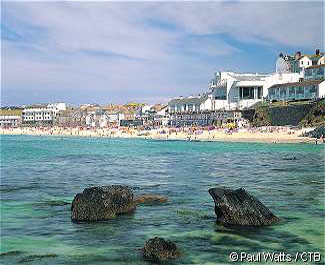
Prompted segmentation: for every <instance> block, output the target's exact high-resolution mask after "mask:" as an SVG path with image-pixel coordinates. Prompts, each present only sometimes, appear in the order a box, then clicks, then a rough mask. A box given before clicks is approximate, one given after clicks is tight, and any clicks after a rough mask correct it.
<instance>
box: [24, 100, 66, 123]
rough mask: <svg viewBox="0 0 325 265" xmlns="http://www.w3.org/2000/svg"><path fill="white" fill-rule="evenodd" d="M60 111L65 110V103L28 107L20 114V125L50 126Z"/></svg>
mask: <svg viewBox="0 0 325 265" xmlns="http://www.w3.org/2000/svg"><path fill="white" fill-rule="evenodd" d="M62 110H66V105H65V103H50V104H47V105H35V106H29V107H26V108H24V110H23V112H22V123H23V124H25V125H28V124H29V125H40V124H43V125H50V124H53V122H54V120H55V118H56V116H57V115H58V113H59V111H62Z"/></svg>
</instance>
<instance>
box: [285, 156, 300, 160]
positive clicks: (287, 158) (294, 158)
mask: <svg viewBox="0 0 325 265" xmlns="http://www.w3.org/2000/svg"><path fill="white" fill-rule="evenodd" d="M283 160H297V158H296V157H295V156H293V157H285V158H283Z"/></svg>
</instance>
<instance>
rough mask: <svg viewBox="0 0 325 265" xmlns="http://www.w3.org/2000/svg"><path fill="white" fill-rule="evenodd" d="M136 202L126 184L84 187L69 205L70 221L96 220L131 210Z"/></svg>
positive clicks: (110, 217) (107, 218)
mask: <svg viewBox="0 0 325 265" xmlns="http://www.w3.org/2000/svg"><path fill="white" fill-rule="evenodd" d="M135 208H136V204H135V202H134V201H133V193H132V190H131V189H130V188H129V187H127V186H118V185H113V186H101V187H91V188H86V189H84V191H83V192H82V193H78V194H77V195H76V196H75V197H74V199H73V201H72V206H71V219H72V221H98V220H109V219H113V218H115V217H116V216H117V215H119V214H122V213H130V212H133V211H134V210H135Z"/></svg>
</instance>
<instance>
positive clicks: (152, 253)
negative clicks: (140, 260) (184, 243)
mask: <svg viewBox="0 0 325 265" xmlns="http://www.w3.org/2000/svg"><path fill="white" fill-rule="evenodd" d="M180 255H181V252H180V250H179V248H178V247H177V245H176V244H175V243H174V242H172V241H169V240H165V239H163V238H160V237H155V238H153V239H149V240H148V241H147V242H146V243H145V245H144V248H143V256H144V258H145V259H146V260H150V261H154V262H160V261H166V260H169V259H176V258H178V257H180Z"/></svg>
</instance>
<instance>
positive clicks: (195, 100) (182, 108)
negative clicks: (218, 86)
mask: <svg viewBox="0 0 325 265" xmlns="http://www.w3.org/2000/svg"><path fill="white" fill-rule="evenodd" d="M168 110H169V113H174V112H195V111H209V110H213V100H212V94H211V93H210V94H205V95H202V96H196V97H195V96H190V97H186V98H183V97H180V98H176V99H172V100H171V101H169V102H168Z"/></svg>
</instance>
